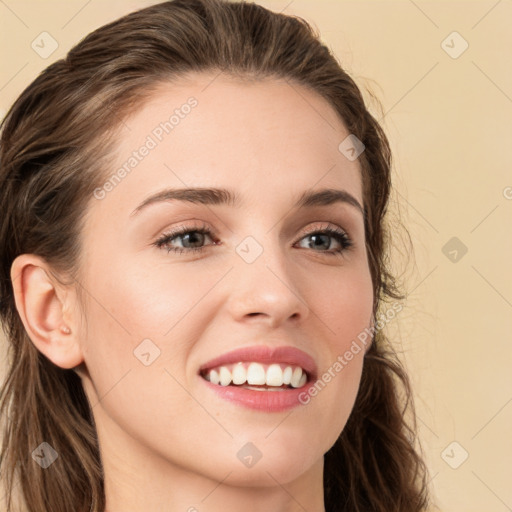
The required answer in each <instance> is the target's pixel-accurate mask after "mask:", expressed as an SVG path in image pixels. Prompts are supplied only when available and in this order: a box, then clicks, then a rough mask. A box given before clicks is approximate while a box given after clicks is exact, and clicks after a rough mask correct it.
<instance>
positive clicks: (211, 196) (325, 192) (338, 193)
mask: <svg viewBox="0 0 512 512" xmlns="http://www.w3.org/2000/svg"><path fill="white" fill-rule="evenodd" d="M168 201H185V202H188V203H195V204H204V205H228V206H232V207H237V208H238V207H240V197H239V196H238V195H237V194H236V193H235V192H233V191H231V190H228V189H225V188H201V187H199V188H174V189H164V190H161V191H160V192H157V193H156V194H154V195H152V196H150V197H148V198H147V199H144V201H142V203H141V204H140V205H139V206H137V208H135V210H133V212H132V213H131V214H130V217H133V216H134V215H137V214H138V213H139V212H140V211H141V210H142V209H144V208H146V207H147V206H149V205H151V204H155V203H160V202H168ZM335 203H346V204H349V205H351V206H353V207H354V208H356V209H357V210H359V212H360V213H361V214H362V215H363V217H364V215H365V212H364V208H363V207H362V206H361V204H360V203H359V201H358V200H357V199H356V198H355V197H354V196H353V195H352V194H350V193H349V192H347V191H346V190H338V189H332V188H326V189H322V190H306V191H305V192H304V193H303V194H302V195H301V196H300V197H299V199H298V200H297V202H296V203H295V205H294V206H295V208H311V207H314V206H328V205H331V204H335Z"/></svg>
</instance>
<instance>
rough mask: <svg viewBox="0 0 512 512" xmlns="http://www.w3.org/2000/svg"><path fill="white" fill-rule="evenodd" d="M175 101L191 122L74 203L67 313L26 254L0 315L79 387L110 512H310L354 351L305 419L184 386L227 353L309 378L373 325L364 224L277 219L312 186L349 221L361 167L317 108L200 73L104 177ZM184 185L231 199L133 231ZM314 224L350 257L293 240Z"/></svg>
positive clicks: (138, 121)
mask: <svg viewBox="0 0 512 512" xmlns="http://www.w3.org/2000/svg"><path fill="white" fill-rule="evenodd" d="M191 96H193V97H194V98H196V99H197V102H198V103H197V106H195V107H194V108H193V109H191V111H190V113H189V114H188V115H186V116H184V117H183V119H180V122H179V123H178V124H177V125H176V126H175V127H174V129H173V130H172V131H170V132H169V133H168V134H165V135H164V136H163V137H162V140H161V141H160V142H159V143H158V145H157V147H155V148H153V149H151V151H150V152H149V153H148V154H147V156H146V157H145V158H143V159H142V160H141V161H140V162H139V163H138V165H137V166H136V167H135V168H133V170H132V171H131V172H130V173H129V174H127V175H126V177H125V178H124V179H123V180H122V181H121V182H120V183H118V184H117V185H116V186H115V187H114V188H113V189H112V190H111V191H110V192H108V193H106V194H105V197H104V198H103V199H97V198H95V197H91V201H90V203H89V208H88V210H87V216H86V223H85V227H84V230H83V232H82V240H83V248H84V250H83V253H82V255H81V258H82V261H81V267H80V275H81V281H80V286H82V287H83V289H84V290H85V291H86V293H85V297H86V300H85V302H84V303H81V302H80V301H79V298H78V296H77V294H76V289H77V288H78V287H79V285H78V284H77V283H74V285H73V286H64V285H62V284H60V283H59V281H58V280H56V279H55V278H54V275H53V274H52V272H53V270H52V269H51V268H50V267H49V266H48V265H47V263H46V262H45V261H43V260H42V259H41V258H39V257H38V256H35V255H31V254H24V255H21V256H19V257H18V258H16V260H15V262H14V263H13V266H12V279H13V284H14V289H15V297H16V304H17V307H18V310H19V313H20V316H21V318H22V321H23V323H24V325H25V328H26V330H27V333H28V334H29V336H30V338H31V340H32V341H33V343H34V344H35V346H36V347H37V349H38V350H40V351H41V352H42V353H43V354H44V355H45V356H46V357H47V358H48V359H50V360H51V361H52V362H54V363H55V364H57V365H59V366H60V367H62V368H75V370H76V371H77V372H78V373H79V375H80V376H81V379H82V383H83V385H84V389H85V391H86V393H87V396H88V397H89V400H90V402H91V404H92V406H93V414H94V418H95V422H96V426H97V430H98V436H99V441H100V449H101V454H102V460H103V464H104V469H105V475H106V476H105V483H106V497H107V510H108V511H109V512H131V511H133V512H135V511H137V512H138V511H140V510H148V511H153V512H157V511H162V512H163V511H165V512H177V511H180V512H184V511H188V512H194V511H199V512H203V511H208V512H221V511H222V512H225V511H227V510H243V511H244V512H268V511H273V512H295V511H297V512H298V511H303V510H304V509H305V510H309V511H315V512H320V511H324V510H325V508H324V496H323V456H324V454H325V452H326V451H327V450H329V448H330V447H331V446H332V445H333V444H334V442H335V440H336V439H337V438H338V436H339V435H340V433H341V431H342V430H343V428H344V426H345V424H346V421H347V419H348V417H349V414H350V412H351V410H352V407H353V404H354V401H355V398H356V394H357V391H358V388H359V383H360V377H361V371H362V366H363V355H364V351H361V352H359V353H358V354H356V355H354V358H353V359H352V360H351V361H350V363H349V364H347V365H346V366H345V367H344V368H343V370H342V371H339V372H338V373H336V376H335V377H334V378H332V379H331V380H330V382H329V383H328V384H327V385H326V386H325V388H324V389H323V390H322V391H321V392H319V393H318V395H317V396H315V397H314V398H312V399H311V400H310V402H309V403H308V404H307V405H300V406H298V407H295V408H294V409H291V410H288V411H282V412H263V411H256V410H251V409H247V408H243V407H241V406H239V405H237V404H235V403H232V402H228V401H226V400H223V399H222V398H220V397H219V396H217V394H216V393H213V392H212V391H211V390H210V389H208V387H207V386H206V385H205V382H204V380H203V379H202V377H200V376H199V375H198V369H199V367H200V366H201V364H203V363H205V362H207V361H208V360H210V359H212V358H213V357H216V356H218V355H220V354H223V353H225V352H228V351H231V350H233V349H235V348H240V347H246V346H252V345H267V346H269V347H273V346H282V345H292V346H295V347H297V348H299V349H301V350H304V351H305V352H307V353H308V354H310V355H311V356H312V357H313V359H314V360H315V361H316V363H317V365H318V371H319V377H321V376H322V374H323V373H324V372H326V371H327V370H328V368H330V367H332V366H333V364H334V362H335V361H336V359H337V357H338V356H339V355H342V354H344V353H345V352H346V351H347V350H348V349H349V347H350V345H351V343H352V342H353V341H354V340H355V339H357V335H358V334H359V333H361V332H363V331H364V329H365V328H367V327H370V326H371V325H372V304H373V290H372V282H371V275H370V270H369V266H368V255H367V251H366V248H365V232H364V221H363V215H362V213H361V212H360V211H359V210H358V209H357V208H355V207H354V206H352V205H350V204H348V203H345V202H338V203H335V204H331V205H328V206H315V207H310V208H302V209H300V210H298V209H296V208H294V207H293V205H294V204H295V202H296V201H297V199H298V198H299V197H300V196H301V194H302V193H303V192H305V191H308V190H320V189H324V188H332V189H337V190H345V191H347V192H348V193H350V194H351V195H352V196H354V197H355V198H356V199H357V200H358V201H359V203H360V204H361V205H363V197H362V182H361V168H360V164H359V161H358V160H354V161H350V160H349V159H348V158H346V156H345V155H344V154H343V153H341V152H340V150H339V149H338V146H339V144H340V142H341V141H343V140H344V139H345V138H346V137H347V136H348V135H349V133H348V131H347V130H346V128H345V127H344V125H343V123H342V122H341V120H340V119H339V117H338V116H337V114H336V112H335V111H334V109H333V108H332V107H331V106H330V105H329V104H328V103H327V102H326V101H325V100H324V99H323V98H321V97H320V96H318V95H316V94H315V93H313V92H311V91H309V90H307V89H305V88H304V87H302V86H299V85H297V84H293V85H292V84H291V83H287V82H286V81H282V80H277V79H265V80H262V81H241V80H239V79H236V80H235V79H234V78H231V77H228V76H225V75H220V76H218V73H217V74H194V75H191V76H190V77H189V79H188V80H186V81H185V80H182V81H181V82H180V83H173V84H170V83H169V84H162V85H161V86H160V87H159V88H158V90H157V92H156V93H154V94H153V95H152V96H151V98H150V100H149V101H148V102H147V103H146V104H145V105H144V106H143V107H142V108H140V109H139V110H137V111H135V112H133V113H132V114H131V115H130V116H129V117H128V118H127V119H126V127H123V128H122V129H121V131H120V134H119V140H118V147H117V153H116V155H115V158H116V165H114V166H113V168H112V173H114V172H115V170H116V169H118V168H119V167H121V166H122V165H123V163H124V162H126V161H127V160H128V158H129V157H130V156H131V155H132V153H133V151H135V150H138V148H140V147H141V146H142V145H143V144H144V143H145V141H146V140H147V136H148V135H150V134H151V133H152V132H153V130H154V129H155V127H157V126H158V125H159V123H161V122H163V121H165V120H167V119H168V118H169V116H170V115H171V114H172V112H173V110H174V109H176V108H180V106H181V105H183V104H184V103H186V101H187V99H188V98H189V97H191ZM184 187H204V188H208V187H219V188H226V189H230V190H232V191H233V192H236V194H237V195H238V196H239V198H240V201H241V203H240V206H239V207H234V206H231V205H229V204H222V205H204V204H193V203H190V202H182V201H176V200H173V201H162V202H158V203H153V204H151V205H148V206H146V207H145V208H142V209H141V210H140V211H139V212H138V213H136V214H133V215H132V212H133V211H134V210H135V209H136V208H137V207H138V206H139V205H140V204H141V203H142V202H143V201H144V200H145V199H146V198H148V197H149V196H151V195H152V194H155V193H156V192H159V191H161V190H163V189H165V188H184ZM363 206H364V205H363ZM205 226H206V228H207V229H209V230H210V232H211V235H200V234H196V235H195V238H194V234H192V235H191V237H190V235H186V236H181V237H180V236H178V237H176V238H174V239H173V240H172V241H170V242H168V245H167V247H164V246H163V247H157V246H156V245H155V243H156V241H157V240H158V239H159V238H161V237H162V235H164V234H166V233H168V232H169V231H170V230H173V229H178V228H182V227H187V228H190V230H191V231H194V229H196V230H197V229H198V228H203V227H205ZM326 227H334V228H337V229H339V230H342V231H344V232H345V233H346V234H347V235H348V236H349V237H350V239H351V240H352V242H353V245H352V246H351V247H349V248H347V249H344V250H343V245H342V244H341V243H340V242H339V241H337V240H336V239H335V238H333V237H332V236H330V235H324V236H323V237H322V236H321V237H320V239H318V237H316V241H315V237H312V236H310V234H311V233H313V232H315V231H318V230H322V229H325V228H326ZM246 237H252V239H254V240H255V241H256V242H257V244H259V246H260V247H261V249H262V251H263V252H262V253H261V255H260V256H259V257H257V258H256V259H255V261H253V262H251V263H248V262H247V261H245V260H244V259H243V258H242V257H241V256H240V254H239V253H238V252H237V250H236V249H237V247H238V246H239V245H240V244H241V243H242V241H244V240H245V239H246ZM315 243H316V245H315ZM190 247H203V250H202V251H200V252H194V251H192V250H191V249H190ZM249 247H252V249H251V250H254V247H257V246H256V245H253V246H249ZM169 248H179V249H184V250H185V251H188V252H183V253H178V252H173V251H172V250H171V251H169V250H168V249H169ZM340 250H342V252H338V253H336V251H340ZM63 325H67V326H69V328H70V329H71V333H69V334H66V333H65V332H62V330H61V327H62V326H63ZM148 339H149V340H151V342H150V344H149V345H148V346H149V347H153V345H151V343H152V344H154V346H155V347H158V349H159V350H160V353H159V356H158V357H157V358H156V359H154V361H153V362H152V363H151V364H149V365H145V364H143V363H142V362H141V360H139V358H137V357H136V355H135V354H134V351H135V352H136V353H137V347H138V346H139V345H140V344H141V342H142V341H143V340H148ZM146 343H148V342H146ZM151 350H153V352H152V353H153V354H155V353H156V352H154V351H155V350H157V349H155V348H152V349H151ZM146 359H147V356H146ZM247 443H253V445H254V446H256V447H257V449H258V450H259V451H260V452H261V454H262V456H261V459H260V460H259V461H258V462H257V463H256V464H254V465H253V466H252V467H247V466H246V465H244V464H243V463H242V462H241V461H240V460H239V458H238V457H237V453H238V451H239V450H240V449H241V448H242V447H243V446H244V445H246V444H247Z"/></svg>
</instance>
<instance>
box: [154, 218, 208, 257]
mask: <svg viewBox="0 0 512 512" xmlns="http://www.w3.org/2000/svg"><path fill="white" fill-rule="evenodd" d="M205 235H207V236H208V237H209V238H212V237H211V235H212V232H211V231H210V229H208V227H207V226H206V225H203V226H201V227H198V226H192V227H183V228H178V229H176V230H175V231H171V232H170V233H166V234H164V235H163V236H162V237H161V238H159V239H158V240H157V241H156V242H155V243H154V245H156V246H157V247H158V248H159V249H161V248H165V249H167V252H175V253H183V252H200V251H202V250H203V249H204V248H205V247H204V246H202V247H196V245H200V244H201V243H204V239H205ZM178 238H181V239H182V245H184V247H173V246H171V245H170V243H171V242H172V241H173V240H174V239H178Z"/></svg>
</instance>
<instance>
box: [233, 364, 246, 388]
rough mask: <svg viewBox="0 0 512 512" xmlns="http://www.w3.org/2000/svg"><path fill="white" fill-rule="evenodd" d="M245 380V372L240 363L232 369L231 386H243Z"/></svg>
mask: <svg viewBox="0 0 512 512" xmlns="http://www.w3.org/2000/svg"><path fill="white" fill-rule="evenodd" d="M246 380H247V370H246V369H245V368H244V365H243V364H242V363H238V364H237V365H236V366H235V367H234V368H233V384H243V383H244V382H245V381H246Z"/></svg>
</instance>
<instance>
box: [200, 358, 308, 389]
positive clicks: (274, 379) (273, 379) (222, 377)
mask: <svg viewBox="0 0 512 512" xmlns="http://www.w3.org/2000/svg"><path fill="white" fill-rule="evenodd" d="M246 366H247V364H245V365H244V363H242V362H239V363H236V364H233V365H228V366H220V367H217V368H215V369H212V370H209V371H208V372H206V374H204V378H205V379H206V380H208V381H210V382H211V383H212V384H217V385H221V386H229V385H230V384H231V383H232V384H234V385H237V386H240V385H243V384H246V385H245V386H244V387H246V388H249V389H251V386H264V385H266V386H271V387H276V388H281V389H285V388H283V386H291V387H294V388H300V387H302V386H304V384H305V383H306V381H307V375H306V372H304V371H303V370H302V368H301V367H300V366H293V367H292V366H285V365H284V364H278V363H273V364H270V365H268V366H267V365H263V364H260V363H255V362H253V363H248V366H247V368H246ZM252 389H259V390H261V388H252ZM273 391H277V389H276V390H273Z"/></svg>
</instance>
